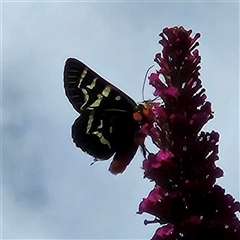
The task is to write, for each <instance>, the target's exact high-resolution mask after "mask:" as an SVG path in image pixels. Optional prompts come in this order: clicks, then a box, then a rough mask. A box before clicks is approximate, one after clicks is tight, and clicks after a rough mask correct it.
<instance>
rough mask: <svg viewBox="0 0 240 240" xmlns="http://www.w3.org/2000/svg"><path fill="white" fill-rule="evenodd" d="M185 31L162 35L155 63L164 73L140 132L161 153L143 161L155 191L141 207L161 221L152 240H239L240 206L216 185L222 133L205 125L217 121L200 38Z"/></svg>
mask: <svg viewBox="0 0 240 240" xmlns="http://www.w3.org/2000/svg"><path fill="white" fill-rule="evenodd" d="M191 33H192V31H191V30H189V31H187V30H185V29H184V28H183V27H173V28H165V29H163V32H162V33H160V37H161V40H160V42H159V43H160V44H161V45H162V46H163V50H162V53H158V54H156V57H155V62H156V63H157V64H158V65H159V67H160V69H159V70H158V71H157V72H156V73H152V74H151V75H150V77H149V82H150V84H151V85H152V86H153V87H154V88H155V91H154V96H156V97H160V98H161V99H162V101H161V102H157V101H154V102H148V103H147V104H146V109H147V111H148V114H146V117H147V120H146V122H144V124H143V125H142V127H141V132H142V134H144V135H148V136H150V137H151V138H152V141H153V143H154V144H155V145H156V146H157V147H158V149H159V150H158V151H157V153H149V154H148V156H147V157H146V159H145V160H144V161H143V165H142V167H143V170H144V177H145V178H148V179H150V180H151V181H154V182H155V187H154V189H153V190H152V191H151V192H150V193H149V195H148V197H146V198H144V199H143V200H142V202H141V203H140V205H139V211H138V213H139V214H141V213H143V212H146V213H149V214H151V215H153V216H154V220H146V221H145V223H146V224H149V223H158V224H161V225H160V227H159V228H158V229H157V231H156V232H155V234H154V236H153V238H152V239H154V240H160V239H165V240H170V239H171V240H173V239H174V240H177V239H184V240H192V239H196V240H198V239H199V240H203V239H218V240H219V239H221V240H238V239H240V221H239V219H238V218H237V216H236V212H237V211H238V212H239V211H240V204H239V203H238V202H236V201H235V200H234V198H233V197H232V196H231V195H229V194H226V193H225V190H224V189H223V188H221V187H220V186H218V185H217V184H216V179H217V178H219V177H222V176H223V171H222V170H221V169H220V168H219V167H217V166H216V164H215V163H216V161H217V160H218V141H219V134H218V133H217V132H215V131H212V132H204V131H202V127H203V126H204V125H205V124H206V123H207V122H208V121H209V120H210V119H212V118H213V113H212V110H211V103H210V102H208V101H206V94H205V89H204V88H203V87H202V83H201V80H200V78H199V77H200V73H199V70H200V66H199V63H200V60H201V59H200V56H199V52H198V50H196V47H197V46H198V43H197V42H196V41H197V39H198V38H199V37H200V34H195V36H193V37H191Z"/></svg>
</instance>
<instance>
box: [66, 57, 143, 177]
mask: <svg viewBox="0 0 240 240" xmlns="http://www.w3.org/2000/svg"><path fill="white" fill-rule="evenodd" d="M64 87H65V92H66V95H67V97H68V99H69V101H70V102H71V104H72V105H73V107H74V108H75V110H76V111H77V112H79V113H80V116H79V117H78V118H77V119H76V120H75V122H74V124H73V126H72V138H73V141H74V142H75V144H76V146H77V147H79V148H81V149H82V150H83V151H85V152H87V153H88V154H90V155H91V156H93V157H94V158H97V159H99V160H106V159H109V158H110V157H111V156H112V155H113V154H115V155H114V159H113V162H112V163H111V166H110V171H111V172H112V173H114V174H117V173H120V172H123V171H124V169H125V168H126V166H127V165H128V164H129V162H130V161H131V160H132V158H133V156H134V155H135V153H136V151H137V148H138V146H139V142H138V140H137V139H138V138H137V132H138V131H139V123H138V122H137V121H136V120H135V119H134V118H133V113H134V112H136V111H137V108H138V105H137V104H136V103H135V101H134V100H133V99H131V98H130V97H129V96H128V95H126V94H125V93H124V92H122V91H121V90H119V89H118V88H116V87H115V86H113V85H112V84H110V83H109V82H107V81H106V80H104V79H103V78H102V77H100V76H99V75H98V74H97V73H95V72H94V71H93V70H91V69H89V68H88V67H87V66H86V65H85V64H83V63H82V62H80V61H78V60H77V59H73V58H69V59H68V60H67V61H66V64H65V68H64Z"/></svg>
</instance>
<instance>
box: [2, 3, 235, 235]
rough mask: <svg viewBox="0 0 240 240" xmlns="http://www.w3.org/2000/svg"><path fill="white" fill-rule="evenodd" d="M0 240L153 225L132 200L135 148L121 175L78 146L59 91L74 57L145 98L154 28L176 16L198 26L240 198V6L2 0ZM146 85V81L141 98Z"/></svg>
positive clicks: (177, 21) (138, 196)
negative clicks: (71, 132)
mask: <svg viewBox="0 0 240 240" xmlns="http://www.w3.org/2000/svg"><path fill="white" fill-rule="evenodd" d="M1 22H2V25H1V27H2V28H1V48H2V49H1V52H2V55H1V72H2V75H1V81H2V85H1V87H2V162H1V163H2V165H1V167H2V176H1V180H2V192H1V194H2V196H1V197H2V198H1V199H2V215H1V221H2V222H1V230H2V238H3V239H150V237H151V236H152V235H153V234H154V232H155V229H157V227H158V225H156V224H152V225H148V226H144V224H143V221H144V219H148V220H151V219H153V217H152V216H151V215H147V214H143V215H138V214H136V211H137V210H138V205H139V203H140V202H141V200H142V198H144V197H146V196H147V194H148V192H149V191H150V190H151V189H152V187H153V183H150V182H149V181H148V180H147V179H143V171H142V170H141V168H140V167H141V162H142V159H143V157H142V155H141V154H140V153H138V154H137V156H136V157H135V158H134V160H133V161H132V163H131V164H130V165H129V167H128V168H127V170H126V171H125V172H124V173H123V174H122V175H119V176H113V175H111V174H110V173H109V172H108V166H109V163H110V162H109V161H105V162H101V163H96V164H94V165H93V166H90V163H91V162H92V160H93V159H92V157H90V156H88V155H87V154H85V153H82V152H81V150H79V149H78V148H76V147H75V145H74V144H73V142H72V140H71V137H70V128H71V125H72V123H73V121H74V120H75V118H76V117H77V116H78V114H77V113H76V112H75V111H74V109H73V108H72V106H71V105H70V103H69V102H68V100H67V98H66V97H65V94H64V89H63V77H62V76H63V67H64V62H65V60H66V59H67V58H68V57H75V58H78V59H80V60H82V61H83V62H85V63H86V64H87V65H89V66H90V67H91V68H92V69H94V70H95V71H96V72H98V73H100V75H102V76H103V77H105V78H106V79H108V80H109V81H110V82H112V83H113V84H115V85H116V86H118V87H119V88H120V89H122V90H123V91H125V92H126V93H127V94H129V95H130V96H131V97H132V98H133V99H135V100H136V101H138V102H140V101H142V97H141V89H142V83H143V79H144V75H145V72H146V70H147V68H148V67H149V66H151V65H152V64H153V59H154V56H155V54H156V53H157V52H159V51H161V47H160V45H158V41H159V36H158V34H159V33H160V32H161V31H162V29H163V28H164V27H173V26H176V25H177V26H179V25H182V26H184V27H185V28H186V29H192V30H193V34H195V33H196V32H200V33H201V38H200V39H199V42H200V46H199V48H198V49H199V51H200V55H201V56H202V63H201V68H202V69H201V79H202V81H203V86H204V87H205V88H206V90H207V96H208V100H209V101H211V103H212V108H213V110H214V112H215V118H214V119H213V120H211V121H210V122H209V123H208V124H207V126H206V127H205V130H207V131H212V130H215V131H218V132H219V133H220V135H221V136H220V154H219V155H220V160H219V161H218V162H217V164H218V166H220V167H221V168H222V169H223V170H224V172H225V173H224V174H225V176H224V177H223V178H222V179H220V180H219V181H218V183H219V184H220V185H221V186H222V187H224V188H226V191H227V192H228V193H230V194H232V195H233V196H234V197H235V198H236V199H237V200H239V199H240V197H239V152H238V148H239V4H238V3H236V2H235V3H230V2H225V3H224V2H201V1H198V2H191V3H190V2H142V3H140V2H132V3H129V2H71V3H70V2H41V1H38V2H33V1H32V2H31V1H28V2H23V1H22V2H7V1H4V2H3V1H1ZM151 93H152V89H151V88H150V87H146V89H145V98H146V99H148V98H151V97H152V95H151Z"/></svg>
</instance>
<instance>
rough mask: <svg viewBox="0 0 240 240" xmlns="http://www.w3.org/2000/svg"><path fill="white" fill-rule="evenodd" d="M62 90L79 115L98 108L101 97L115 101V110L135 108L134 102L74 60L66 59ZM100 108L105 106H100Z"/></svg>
mask: <svg viewBox="0 0 240 240" xmlns="http://www.w3.org/2000/svg"><path fill="white" fill-rule="evenodd" d="M64 88H65V93H66V96H67V97H68V99H69V101H70V103H71V104H72V105H73V107H74V108H75V110H76V111H77V112H79V113H82V112H83V111H84V110H85V109H88V108H89V109H90V110H93V109H94V108H97V107H99V106H100V102H101V101H99V98H100V97H102V96H103V97H104V98H108V102H109V103H110V102H113V101H114V100H117V101H115V103H114V104H113V107H115V108H117V107H120V109H127V110H128V109H133V108H135V107H136V103H135V101H134V100H133V99H132V98H130V97H129V96H128V95H127V94H125V93H124V92H122V91H121V90H120V89H118V88H117V87H115V86H114V85H112V84H111V83H109V82H108V81H106V80H105V79H103V78H102V77H101V76H99V75H98V74H97V73H96V72H94V71H93V70H91V69H90V68H89V67H87V66H86V65H85V64H84V63H82V62H80V61H79V60H77V59H74V58H69V59H67V61H66V63H65V67H64ZM101 95H102V96H101ZM105 102H106V101H105ZM110 107H112V106H110ZM102 108H105V106H104V105H102Z"/></svg>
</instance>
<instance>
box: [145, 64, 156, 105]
mask: <svg viewBox="0 0 240 240" xmlns="http://www.w3.org/2000/svg"><path fill="white" fill-rule="evenodd" d="M153 67H154V65H152V66H151V67H149V68H148V70H147V71H146V74H145V77H144V81H143V85H142V100H143V101H144V87H145V83H146V80H147V75H148V73H149V71H150V69H151V68H153Z"/></svg>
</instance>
